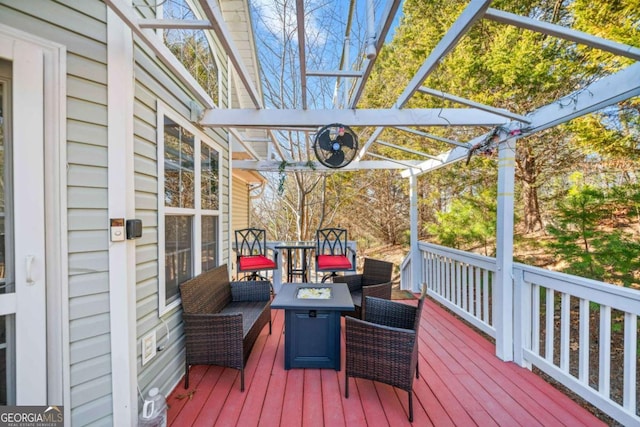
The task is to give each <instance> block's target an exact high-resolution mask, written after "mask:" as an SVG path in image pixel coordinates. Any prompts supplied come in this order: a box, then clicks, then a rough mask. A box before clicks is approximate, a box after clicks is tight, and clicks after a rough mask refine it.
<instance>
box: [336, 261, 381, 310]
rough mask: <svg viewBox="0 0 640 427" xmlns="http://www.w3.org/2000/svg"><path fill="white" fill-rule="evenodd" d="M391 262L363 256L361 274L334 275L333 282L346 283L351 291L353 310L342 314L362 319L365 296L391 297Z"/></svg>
mask: <svg viewBox="0 0 640 427" xmlns="http://www.w3.org/2000/svg"><path fill="white" fill-rule="evenodd" d="M392 274H393V264H392V263H390V262H387V261H382V260H378V259H373V258H365V259H364V266H363V268H362V273H361V274H349V275H345V276H336V277H334V278H333V282H334V283H346V284H347V286H348V287H349V292H350V293H351V299H352V300H353V305H354V306H355V311H350V312H343V313H342V314H343V315H349V316H353V317H357V318H358V319H364V313H365V307H364V304H363V302H364V301H365V298H366V297H368V296H369V297H377V298H383V299H391V285H392V283H391V275H392Z"/></svg>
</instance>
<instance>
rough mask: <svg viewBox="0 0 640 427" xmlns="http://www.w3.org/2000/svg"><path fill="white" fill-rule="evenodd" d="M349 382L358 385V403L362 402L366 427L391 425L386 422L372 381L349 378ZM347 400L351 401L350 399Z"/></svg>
mask: <svg viewBox="0 0 640 427" xmlns="http://www.w3.org/2000/svg"><path fill="white" fill-rule="evenodd" d="M349 381H355V383H356V384H358V392H359V393H360V401H361V402H362V408H363V410H364V415H365V417H366V419H367V425H368V426H371V427H376V426H389V425H393V424H392V423H391V422H390V421H388V420H387V417H386V415H385V413H384V409H383V408H382V405H381V404H380V400H379V399H378V393H377V391H376V386H375V384H374V383H373V382H372V381H369V380H363V379H361V378H356V379H353V378H349ZM349 390H351V385H350V386H349ZM349 395H351V394H349ZM349 398H350V399H351V397H349Z"/></svg>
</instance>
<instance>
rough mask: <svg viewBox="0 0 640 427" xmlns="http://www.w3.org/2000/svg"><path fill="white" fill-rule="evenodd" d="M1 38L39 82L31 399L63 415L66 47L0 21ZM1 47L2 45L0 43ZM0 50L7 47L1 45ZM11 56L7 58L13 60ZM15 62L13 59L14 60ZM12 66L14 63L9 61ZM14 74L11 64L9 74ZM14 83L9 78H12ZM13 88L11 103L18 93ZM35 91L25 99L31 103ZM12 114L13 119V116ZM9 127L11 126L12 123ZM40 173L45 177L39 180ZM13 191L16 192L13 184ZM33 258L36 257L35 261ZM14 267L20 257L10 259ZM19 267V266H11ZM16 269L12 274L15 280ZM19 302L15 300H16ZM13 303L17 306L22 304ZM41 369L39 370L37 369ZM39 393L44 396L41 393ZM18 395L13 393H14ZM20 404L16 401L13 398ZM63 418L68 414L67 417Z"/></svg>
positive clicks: (66, 390) (66, 310)
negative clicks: (38, 357) (41, 331)
mask: <svg viewBox="0 0 640 427" xmlns="http://www.w3.org/2000/svg"><path fill="white" fill-rule="evenodd" d="M0 37H1V38H2V42H3V43H5V42H7V41H9V42H12V44H13V45H14V46H15V48H14V51H17V50H18V49H26V50H28V51H29V60H32V61H34V62H35V64H33V65H35V67H34V69H33V70H32V72H31V74H30V78H33V79H35V81H39V82H41V83H40V84H41V85H42V86H41V88H42V97H41V99H40V100H41V101H42V104H41V105H42V109H41V110H40V113H39V118H41V119H42V128H41V130H40V131H41V136H40V137H41V140H42V143H43V150H44V151H43V163H42V165H41V167H40V169H41V170H40V171H36V174H37V175H38V179H40V178H42V179H43V180H44V214H43V215H44V224H42V228H41V230H42V232H43V233H44V241H45V243H44V254H43V256H44V257H45V258H44V263H42V262H41V263H40V265H38V263H37V262H35V263H34V274H35V275H38V274H42V275H44V277H41V278H40V279H38V278H37V277H34V279H35V280H36V281H37V280H42V281H43V282H44V283H45V284H46V289H45V302H44V304H45V307H46V309H45V311H46V313H44V314H43V315H44V316H45V321H46V343H44V352H45V359H46V362H45V364H46V366H45V367H44V369H45V371H46V372H45V374H44V375H45V377H46V386H44V385H43V390H44V392H43V393H39V395H38V397H37V402H34V403H32V404H41V405H65V403H67V405H65V407H64V409H65V417H69V416H70V410H71V408H70V406H69V404H68V403H70V389H69V387H66V388H65V384H69V380H70V370H69V364H68V360H69V306H68V287H67V286H66V283H68V280H67V277H68V274H67V271H68V268H67V265H68V255H67V254H68V251H67V249H68V248H67V239H66V236H67V216H66V206H67V203H66V191H65V189H66V182H67V180H66V117H67V114H66V112H67V110H66V91H67V85H66V55H67V53H66V49H65V47H64V46H62V45H60V44H57V43H53V42H51V41H49V40H46V39H42V38H40V37H37V36H34V35H32V34H29V33H27V32H24V31H22V30H18V29H15V28H13V27H10V26H7V25H3V24H0ZM5 46H6V45H5ZM4 50H5V51H7V50H9V49H4ZM14 57H15V55H13V56H12V57H9V58H7V59H9V60H11V61H14ZM14 64H15V63H14ZM14 66H15V65H14ZM15 75H16V72H15V68H14V76H15ZM13 81H14V83H15V78H14V79H13ZM17 92H18V91H16V90H15V89H14V90H13V99H14V105H15V102H16V98H17V97H18V95H19V93H17ZM37 98H38V97H37V95H36V96H34V97H32V98H31V99H30V102H31V103H34V102H37V101H38V99H37ZM16 116H17V115H16V114H15V112H14V120H15V119H16ZM14 131H15V127H14ZM45 177H46V178H45ZM15 189H16V190H19V189H18V188H17V187H15ZM36 261H37V260H36ZM16 265H17V266H19V265H21V264H20V261H19V260H18V261H17V262H16ZM17 268H19V267H17ZM17 278H18V272H16V279H17ZM18 300H19V298H18ZM25 303H26V304H28V303H29V302H28V301H27V302H24V303H23V302H21V301H18V302H17V309H18V310H19V309H20V306H21V305H22V304H25ZM41 371H42V369H40V372H41ZM42 394H44V396H43V395H42ZM17 397H18V398H19V395H17ZM17 403H18V404H21V402H20V400H18V401H17ZM67 419H68V418H67Z"/></svg>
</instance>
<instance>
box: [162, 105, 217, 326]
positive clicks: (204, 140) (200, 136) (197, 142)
mask: <svg viewBox="0 0 640 427" xmlns="http://www.w3.org/2000/svg"><path fill="white" fill-rule="evenodd" d="M165 116H166V117H168V118H170V119H171V120H173V121H174V122H176V123H177V124H178V125H180V126H182V127H183V128H184V129H186V130H188V131H189V132H191V133H192V134H193V137H194V144H193V150H194V157H198V158H199V156H200V148H201V146H202V144H206V145H208V146H209V147H211V148H212V149H214V150H216V151H217V152H218V182H219V183H221V182H222V181H221V179H222V171H221V169H222V168H221V165H222V161H221V160H222V152H223V151H222V147H221V146H220V145H219V144H217V143H216V142H215V141H214V140H213V139H212V138H211V137H209V136H208V135H207V134H205V133H204V132H202V131H201V130H200V129H198V128H197V127H196V126H194V125H193V124H192V123H191V122H189V121H188V120H187V119H185V118H184V117H182V116H181V115H180V114H178V113H176V112H175V111H174V110H173V109H171V108H170V107H169V106H168V105H167V104H165V103H163V102H162V101H160V100H158V101H157V124H156V126H157V129H158V130H157V138H158V141H157V145H158V147H157V148H158V150H157V153H158V160H157V163H158V164H157V166H158V313H159V315H160V316H163V315H165V314H166V313H169V312H170V311H172V310H174V309H175V308H176V307H178V306H179V305H180V304H181V302H182V301H181V299H180V296H178V298H177V299H175V300H174V301H171V303H169V304H167V303H166V291H165V280H166V277H165V256H164V248H165V238H164V235H165V234H164V233H165V222H164V218H165V215H167V214H175V215H189V216H193V223H192V227H193V230H192V237H193V239H192V245H193V246H192V251H193V258H192V263H193V265H192V271H193V275H194V276H196V275H198V274H200V273H201V271H202V252H201V247H202V233H201V230H202V223H201V217H202V216H203V215H206V216H215V217H217V219H218V224H217V230H218V235H217V239H218V251H217V260H216V261H217V263H218V264H220V259H221V257H220V253H221V252H222V250H221V248H222V244H221V243H222V242H221V240H220V238H221V232H220V230H221V222H222V211H221V210H220V206H221V205H222V190H221V189H220V187H219V191H218V209H216V210H211V209H202V207H201V204H202V200H201V190H200V179H201V172H200V167H199V166H196V163H197V162H196V159H195V158H194V172H195V175H194V181H195V183H196V185H195V196H194V197H195V200H194V202H195V207H194V208H193V209H192V208H188V209H187V208H174V207H167V206H165V205H164V118H165Z"/></svg>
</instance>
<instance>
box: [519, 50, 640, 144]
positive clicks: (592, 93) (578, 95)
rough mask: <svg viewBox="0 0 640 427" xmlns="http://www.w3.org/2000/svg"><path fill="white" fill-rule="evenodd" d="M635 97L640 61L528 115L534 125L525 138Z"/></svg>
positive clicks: (639, 92) (638, 90)
mask: <svg viewBox="0 0 640 427" xmlns="http://www.w3.org/2000/svg"><path fill="white" fill-rule="evenodd" d="M634 96H640V62H639V63H635V64H633V65H630V66H629V67H627V68H625V69H624V70H622V71H619V72H617V73H616V74H613V75H610V76H607V77H603V78H601V79H600V80H597V81H595V82H593V83H591V84H590V85H588V86H586V87H585V88H583V89H580V90H577V91H575V92H573V93H571V94H569V95H567V96H565V97H564V98H560V99H558V100H556V101H555V102H552V103H551V104H548V105H545V106H544V107H541V108H538V109H537V110H535V111H533V112H532V113H530V114H529V115H528V116H529V118H530V119H531V125H530V126H529V127H527V128H525V129H523V131H524V135H529V134H532V133H535V132H540V131H542V130H545V129H548V128H550V127H553V126H556V125H559V124H561V123H565V122H568V121H569V120H571V119H574V118H576V117H580V116H583V115H585V114H589V113H592V112H594V111H598V110H601V109H603V108H605V107H608V106H610V105H614V104H617V103H618V102H621V101H624V100H625V99H629V98H632V97H634Z"/></svg>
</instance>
